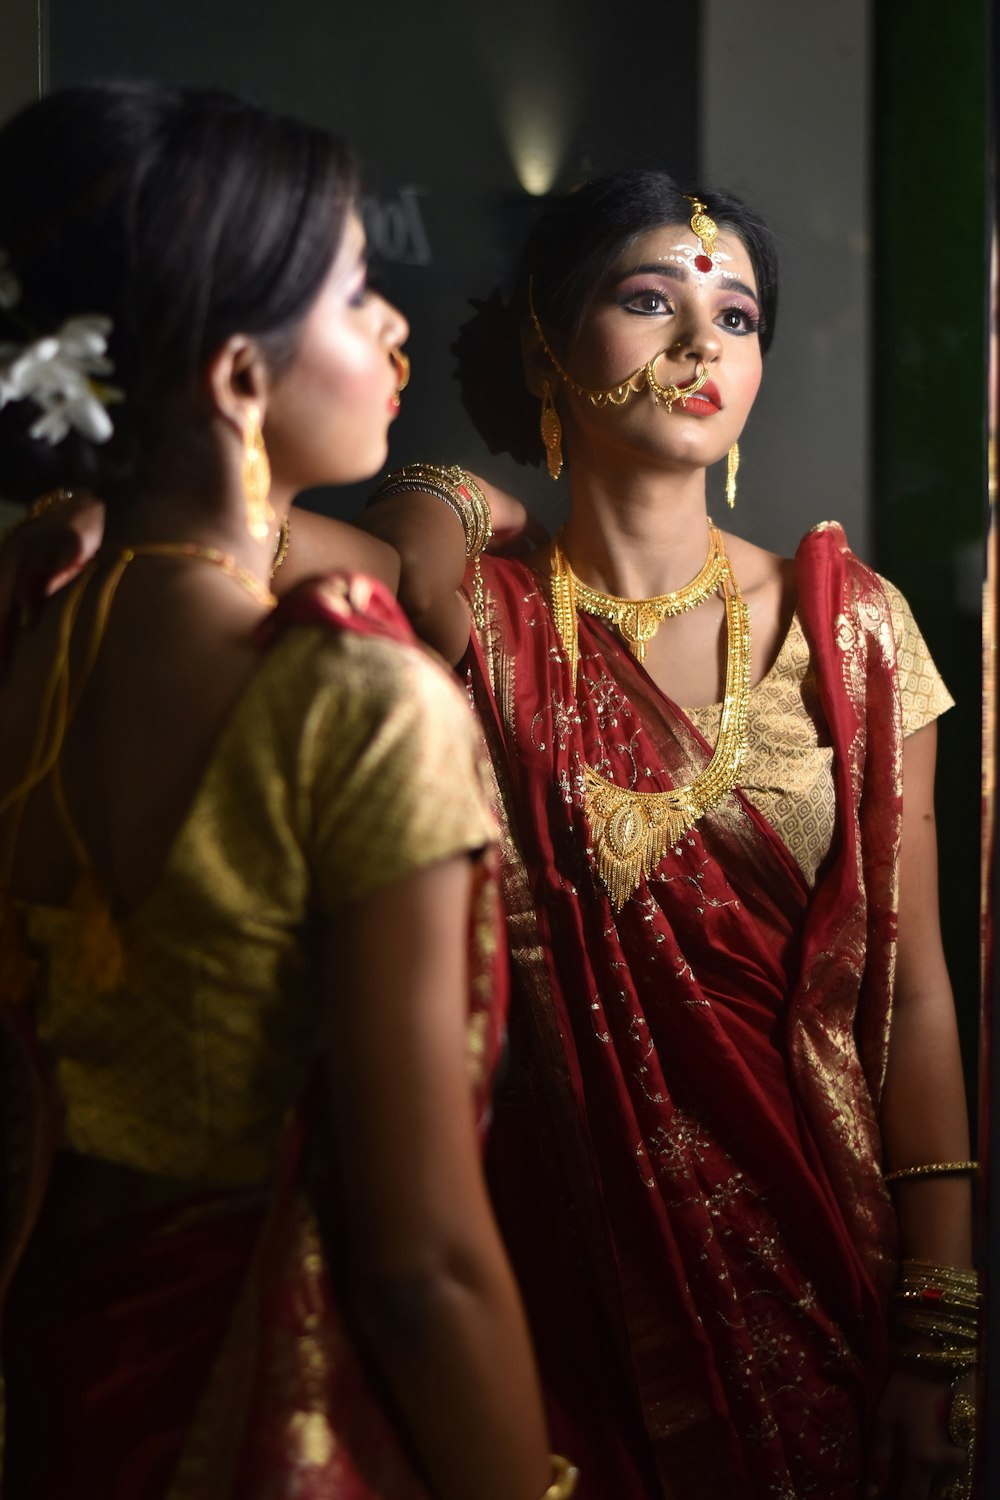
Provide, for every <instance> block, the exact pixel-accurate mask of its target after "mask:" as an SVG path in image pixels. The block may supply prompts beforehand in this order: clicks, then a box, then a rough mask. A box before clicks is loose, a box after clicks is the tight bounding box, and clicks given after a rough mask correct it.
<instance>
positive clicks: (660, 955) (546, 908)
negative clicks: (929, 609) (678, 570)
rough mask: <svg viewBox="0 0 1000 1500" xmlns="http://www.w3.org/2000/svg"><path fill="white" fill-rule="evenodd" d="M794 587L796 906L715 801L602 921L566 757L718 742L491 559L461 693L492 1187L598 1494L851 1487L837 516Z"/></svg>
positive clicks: (850, 1211) (864, 1307) (854, 655)
mask: <svg viewBox="0 0 1000 1500" xmlns="http://www.w3.org/2000/svg"><path fill="white" fill-rule="evenodd" d="M797 570H798V583H799V601H800V602H799V611H800V616H801V618H802V620H803V625H804V628H805V632H806V636H807V638H808V640H809V643H810V647H811V651H812V656H813V661H814V666H815V670H816V673H817V675H818V679H819V689H820V697H821V702H822V707H823V712H824V715H825V718H826V720H827V724H828V726H829V732H830V736H831V739H832V743H833V745H834V751H835V754H834V773H833V774H834V777H835V782H836V793H837V832H836V838H835V843H834V848H833V849H832V850H831V853H830V855H829V857H828V859H827V861H826V863H825V865H824V867H823V870H822V871H821V876H820V880H819V882H818V884H817V887H816V889H815V890H814V891H812V892H810V891H809V890H808V888H807V886H806V884H805V881H804V879H803V877H802V876H801V874H800V872H799V868H798V866H797V864H796V863H795V861H794V859H793V858H792V856H791V855H790V854H789V853H788V851H787V849H786V848H785V846H784V844H783V843H782V842H781V840H780V839H779V838H778V836H777V834H776V833H775V832H774V830H773V829H772V828H771V827H770V826H769V825H768V824H767V822H766V821H765V820H764V819H763V817H761V816H760V815H759V814H758V813H757V812H756V811H755V810H754V809H753V808H752V807H751V806H750V804H749V803H748V802H747V801H746V799H745V798H743V797H742V796H741V795H740V794H739V793H736V794H734V796H732V797H730V798H729V799H727V802H726V803H725V804H723V806H722V807H720V808H719V809H717V810H716V812H714V813H712V814H710V815H709V816H708V817H706V818H704V819H703V820H702V821H700V822H699V823H698V824H697V825H696V827H695V828H694V829H693V830H691V831H689V832H688V833H686V834H685V835H684V836H683V837H682V840H681V842H680V844H679V845H678V846H677V847H676V848H674V849H673V850H671V851H669V852H668V854H667V855H666V857H665V858H664V860H663V861H662V862H661V864H660V865H659V866H658V867H657V869H656V870H655V871H654V873H653V875H652V877H651V878H650V879H649V880H648V882H647V881H645V880H644V881H642V882H641V883H640V885H639V887H638V889H637V890H636V892H635V893H634V895H633V896H632V897H631V898H630V899H629V900H628V901H627V902H626V903H625V906H624V907H623V909H622V910H621V912H620V913H618V914H617V915H616V913H615V911H614V908H613V907H612V905H611V903H610V901H609V899H608V896H607V894H606V892H605V891H604V889H603V887H602V885H601V882H600V880H599V878H598V877H597V875H596V874H595V871H594V865H593V858H592V853H591V850H590V847H589V845H590V835H589V830H588V826H587V823H586V819H585V815H584V811H583V769H584V765H585V763H586V764H590V765H591V766H593V767H595V768H596V769H597V770H598V771H599V772H600V773H601V774H602V775H604V776H606V777H608V778H611V779H613V780H614V781H615V782H616V783H617V784H619V785H622V786H630V787H633V788H636V789H638V790H642V791H656V790H662V789H664V788H666V787H669V786H671V785H674V784H678V783H682V782H687V781H690V780H691V779H692V777H693V775H694V774H696V772H697V771H698V770H699V769H700V768H701V767H702V766H703V765H704V764H705V763H706V761H707V760H708V758H709V756H710V754H711V746H709V745H708V744H706V742H705V741H704V740H703V739H702V738H701V736H700V735H699V733H698V732H697V730H695V728H694V727H693V725H692V724H691V723H690V722H689V720H688V719H687V718H686V717H685V716H684V714H683V713H682V712H681V711H680V710H679V709H678V708H676V706H675V705H673V704H672V703H671V702H670V701H669V700H667V699H666V698H665V697H664V695H663V694H662V693H661V692H660V691H659V689H657V687H656V686H655V684H654V683H653V682H652V681H651V679H650V678H649V677H648V676H647V674H646V673H645V671H644V670H643V668H642V666H641V665H640V664H639V663H638V662H636V661H635V660H634V659H633V658H632V657H631V655H630V654H629V653H628V652H627V651H626V650H625V649H624V648H623V647H622V646H621V644H620V643H619V642H618V640H617V638H616V637H615V636H614V635H613V634H612V632H611V631H610V629H608V628H606V627H604V626H603V625H602V624H601V623H600V622H598V621H595V620H593V619H590V618H588V617H586V616H584V615H581V616H580V619H579V644H580V660H581V668H580V671H581V677H580V682H579V690H578V689H577V686H576V685H574V684H573V683H572V682H571V681H570V680H569V672H568V668H567V665H566V660H565V656H564V653H563V651H562V647H561V642H560V640H559V636H558V634H557V632H556V630H555V627H554V624H553V620H552V616H551V612H550V607H549V601H548V591H547V588H546V586H545V585H544V583H542V582H540V580H539V579H538V578H537V577H536V576H535V575H534V574H532V573H531V572H530V571H529V570H528V569H526V568H525V567H524V566H523V565H521V564H517V563H511V562H499V561H491V560H489V559H485V560H484V566H483V578H484V585H485V596H486V611H485V614H484V615H483V617H482V618H481V620H480V627H479V629H478V632H477V637H476V638H475V639H474V641H473V645H472V649H471V652H470V658H469V674H470V690H471V692H472V695H473V698H474V701H475V702H476V705H477V707H478V709H479V712H480V715H481V717H482V720H483V723H484V724H485V726H486V732H487V739H488V741H489V748H490V753H491V759H492V762H493V765H494V770H495V773H496V779H497V791H498V805H499V806H500V808H501V812H502V815H503V821H504V830H505V831H504V840H503V852H504V862H505V870H504V887H505V901H506V905H507V910H508V920H509V928H510V938H511V948H512V956H513V960H514V972H515V990H514V997H513V1002H512V1013H511V1036H512V1049H511V1050H512V1055H513V1059H514V1066H513V1067H512V1069H511V1074H510V1076H509V1078H508V1079H507V1081H506V1084H505V1088H504V1091H503V1095H502V1098H501V1099H500V1100H499V1101H498V1104H497V1114H496V1125H495V1131H494V1136H493V1141H492V1145H491V1171H492V1181H493V1186H494V1192H495V1195H496V1199H497V1205H498V1212H499V1215H500V1218H501V1223H502V1224H503V1226H504V1230H505V1233H506V1235H507V1238H508V1243H509V1245H510V1248H511V1252H512V1258H513V1260H514V1264H515V1268H516V1270H517V1272H518V1274H519V1276H520V1279H521V1282H522V1287H523V1290H524V1294H525V1298H526V1302H527V1305H528V1311H529V1317H530V1319H531V1321H532V1326H533V1329H534V1332H535V1337H536V1342H537V1346H538V1351H539V1357H540V1362H541V1365H542V1370H543V1377H544V1380H545V1383H546V1387H547V1391H548V1395H549V1400H550V1417H551V1421H552V1425H553V1437H554V1441H555V1442H556V1444H557V1446H561V1447H562V1450H563V1451H566V1452H569V1453H572V1454H573V1456H574V1459H575V1460H576V1461H577V1462H578V1463H579V1464H580V1466H581V1469H582V1471H583V1481H582V1487H581V1491H580V1493H581V1495H582V1496H587V1497H593V1500H596V1497H599V1496H609V1495H615V1496H616V1497H619V1496H627V1497H630V1500H631V1497H633V1496H634V1497H639V1496H647V1495H648V1496H654V1495H655V1496H660V1495H664V1496H676V1497H678V1500H717V1497H718V1496H721V1495H726V1496H727V1497H733V1500H750V1497H752V1496H753V1497H756V1496H764V1495H767V1496H776V1497H777V1496H780V1497H783V1500H793V1497H802V1496H816V1497H822V1500H847V1497H856V1496H857V1494H858V1488H859V1483H860V1470H861V1451H862V1445H863V1441H864V1433H865V1425H866V1420H867V1415H868V1413H869V1411H870V1409H871V1405H872V1401H873V1399H874V1397H875V1396H876V1394H877V1393H878V1391H879V1388H880V1384H881V1380H882V1377H883V1368H884V1352H885V1351H884V1305H885V1298H886V1293H887V1282H888V1280H889V1278H890V1276H891V1272H892V1265H893V1256H894V1250H893V1245H894V1221H893V1217H892V1212H891V1208H890V1205H889V1202H888V1198H887V1195H886V1193H885V1190H884V1188H883V1186H882V1182H881V1175H880V1172H879V1166H878V1160H879V1136H878V1128H877V1118H876V1108H877V1100H878V1096H879V1091H880V1087H881V1080H882V1073H883V1067H884V1056H885V1046H886V1039H887V1031H888V1019H889V1008H890V994H891V983H892V970H893V953H894V934H895V911H894V907H895V860H896V851H897V848H898V840H899V827H900V810H901V797H900V763H901V762H900V756H901V743H902V741H901V720H900V708H899V702H898V694H897V691H896V686H895V667H894V646H893V637H892V633H891V624H890V620H889V611H888V605H887V602H886V599H885V596H884V593H883V591H882V587H881V584H880V583H879V581H878V579H877V578H876V577H875V575H874V574H872V573H871V572H870V571H869V570H868V569H867V568H865V567H864V566H863V565H862V564H861V563H860V562H858V560H857V559H856V558H854V557H853V555H852V554H851V553H850V552H849V551H848V549H847V547H846V543H845V541H844V538H843V533H842V532H841V531H840V529H839V528H838V527H827V528H820V529H818V530H817V531H815V532H813V533H811V534H810V535H809V536H808V537H807V538H806V540H805V541H804V542H803V544H802V547H801V549H800V551H799V555H798V558H797ZM529 1143H530V1149H529Z"/></svg>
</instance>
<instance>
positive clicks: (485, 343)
mask: <svg viewBox="0 0 1000 1500" xmlns="http://www.w3.org/2000/svg"><path fill="white" fill-rule="evenodd" d="M469 305H470V306H471V307H472V308H474V309H475V311H474V314H473V316H472V317H471V318H470V319H469V321H468V322H467V323H463V324H462V326H461V328H460V329H459V330H458V337H457V339H456V340H455V342H454V344H452V346H451V350H452V353H453V354H454V355H455V356H456V358H457V360H458V364H457V366H456V369H455V379H456V380H457V381H458V383H459V387H460V389H461V395H462V404H463V405H464V407H465V409H466V411H467V412H468V413H469V416H470V417H471V418H472V421H473V423H474V424H475V427H476V430H477V432H478V433H479V435H480V437H481V438H482V439H483V441H484V443H485V444H486V446H487V448H488V449H489V450H490V452H491V453H509V454H510V455H511V457H512V458H514V459H516V461H517V462H518V463H519V464H534V465H536V466H537V465H539V464H540V463H541V462H542V459H543V458H544V456H545V449H544V447H543V446H542V440H541V437H540V436H539V432H538V402H537V401H536V400H535V398H534V396H532V394H531V392H530V391H529V390H528V388H527V385H526V384H525V379H524V366H523V363H522V359H521V325H520V320H519V319H518V317H517V315H516V314H515V312H514V310H513V308H512V306H511V304H510V303H509V302H508V301H507V299H506V298H505V297H504V295H503V293H502V292H501V291H500V289H499V287H497V288H496V289H495V290H494V291H492V292H491V293H490V295H489V296H488V297H487V298H486V299H485V301H479V300H476V299H473V300H472V301H470V304H469Z"/></svg>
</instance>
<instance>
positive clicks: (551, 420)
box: [539, 380, 563, 479]
mask: <svg viewBox="0 0 1000 1500" xmlns="http://www.w3.org/2000/svg"><path fill="white" fill-rule="evenodd" d="M539 426H540V429H541V434H542V442H543V443H544V444H545V462H546V463H547V464H548V469H549V474H550V475H551V477H552V478H553V479H558V478H559V475H560V474H561V473H562V466H563V456H562V423H561V422H560V420H559V413H558V411H557V410H556V403H555V401H554V400H553V398H552V387H551V385H550V384H549V382H548V381H547V380H543V381H542V415H541V420H540V423H539Z"/></svg>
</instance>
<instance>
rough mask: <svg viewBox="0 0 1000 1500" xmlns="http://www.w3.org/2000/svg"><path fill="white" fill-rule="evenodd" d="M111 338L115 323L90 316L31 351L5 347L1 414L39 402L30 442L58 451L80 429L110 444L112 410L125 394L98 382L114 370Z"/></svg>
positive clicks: (0, 358) (0, 364) (0, 367)
mask: <svg viewBox="0 0 1000 1500" xmlns="http://www.w3.org/2000/svg"><path fill="white" fill-rule="evenodd" d="M110 332H111V319H110V318H105V317H102V316H101V314H99V313H88V314H86V315H84V316H83V317H79V318H70V319H69V320H68V322H66V323H64V324H63V325H62V327H61V328H60V329H59V331H58V333H54V334H51V335H49V336H48V337H46V338H40V339H36V340H35V341H34V343H32V344H28V345H27V347H22V348H19V347H18V346H17V345H12V344H6V345H3V346H0V408H2V407H3V406H5V405H6V403H7V402H8V401H34V402H35V403H36V405H38V406H40V407H41V408H42V415H41V416H40V417H39V418H38V420H37V421H36V422H34V423H33V424H32V426H31V427H30V428H29V433H30V436H31V437H33V438H38V439H40V440H42V441H44V442H47V443H50V444H51V445H52V446H53V447H54V446H55V444H56V443H61V442H62V440H63V438H64V437H65V436H66V435H67V433H68V432H69V431H70V429H71V428H74V427H75V428H76V430H77V432H79V433H81V434H82V436H83V437H85V438H89V439H90V441H91V442H92V443H106V442H107V441H108V439H109V438H110V436H111V434H112V432H113V431H114V428H113V426H112V422H111V418H110V417H109V416H108V412H107V406H108V403H109V402H111V401H120V400H121V393H120V392H119V391H116V390H114V389H113V388H112V387H111V386H106V385H102V384H100V383H99V382H98V381H96V380H95V379H94V377H95V376H97V375H110V374H111V372H112V370H113V369H114V366H113V364H112V363H111V361H110V360H109V359H108V358H107V353H106V351H107V347H108V335H109V334H110Z"/></svg>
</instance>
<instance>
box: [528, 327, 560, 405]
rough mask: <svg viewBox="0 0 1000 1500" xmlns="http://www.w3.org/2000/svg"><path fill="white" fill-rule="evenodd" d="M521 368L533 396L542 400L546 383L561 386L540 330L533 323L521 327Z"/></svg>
mask: <svg viewBox="0 0 1000 1500" xmlns="http://www.w3.org/2000/svg"><path fill="white" fill-rule="evenodd" d="M521 366H522V368H523V370H524V383H525V385H526V386H527V387H528V390H529V391H530V392H531V394H532V395H533V396H538V397H539V399H540V398H541V395H542V386H543V385H544V383H545V381H548V383H549V385H550V386H552V387H553V388H555V387H557V386H558V385H559V377H558V376H557V374H556V372H555V370H554V369H553V366H552V357H551V355H550V354H549V353H548V351H547V350H546V348H545V345H544V344H543V343H542V340H541V338H540V337H539V334H538V329H537V328H535V327H534V326H533V324H531V323H524V324H522V325H521Z"/></svg>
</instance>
